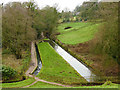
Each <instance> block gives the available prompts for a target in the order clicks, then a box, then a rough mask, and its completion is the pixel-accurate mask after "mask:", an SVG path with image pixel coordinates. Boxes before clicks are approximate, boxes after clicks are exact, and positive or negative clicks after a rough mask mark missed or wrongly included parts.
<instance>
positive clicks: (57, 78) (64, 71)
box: [37, 42, 87, 84]
mask: <svg viewBox="0 0 120 90" xmlns="http://www.w3.org/2000/svg"><path fill="white" fill-rule="evenodd" d="M38 49H39V52H40V56H41V60H42V69H41V71H40V73H39V74H38V75H37V76H38V77H39V78H41V79H44V80H47V81H52V82H59V83H64V84H73V83H80V82H87V81H86V80H85V79H84V78H83V77H81V76H80V75H79V74H78V73H77V72H76V71H75V70H74V69H73V68H72V67H71V66H70V65H69V64H68V63H67V62H66V61H65V60H64V59H63V58H62V57H61V56H60V55H59V54H58V53H57V52H56V51H55V50H54V49H53V48H52V47H51V46H50V45H49V44H48V43H47V42H43V43H39V44H38Z"/></svg>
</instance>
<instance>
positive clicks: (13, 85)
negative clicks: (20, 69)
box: [2, 78, 35, 88]
mask: <svg viewBox="0 0 120 90" xmlns="http://www.w3.org/2000/svg"><path fill="white" fill-rule="evenodd" d="M34 81H35V79H34V78H28V79H26V80H24V81H20V82H14V83H2V88H18V87H24V86H27V85H30V84H32V83H33V82H34Z"/></svg>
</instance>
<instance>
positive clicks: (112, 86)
mask: <svg viewBox="0 0 120 90" xmlns="http://www.w3.org/2000/svg"><path fill="white" fill-rule="evenodd" d="M29 88H118V84H114V83H111V84H110V85H106V83H105V84H103V85H95V86H75V87H62V86H56V85H51V84H47V83H43V82H37V83H35V84H34V85H32V86H30V87H29Z"/></svg>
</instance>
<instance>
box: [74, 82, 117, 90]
mask: <svg viewBox="0 0 120 90" xmlns="http://www.w3.org/2000/svg"><path fill="white" fill-rule="evenodd" d="M72 88H118V84H114V83H112V84H110V85H105V84H103V85H96V86H78V87H72ZM113 90H114V89H113Z"/></svg>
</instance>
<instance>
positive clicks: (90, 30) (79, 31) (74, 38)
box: [57, 22, 100, 44]
mask: <svg viewBox="0 0 120 90" xmlns="http://www.w3.org/2000/svg"><path fill="white" fill-rule="evenodd" d="M99 25H100V24H93V23H90V22H87V23H85V22H76V23H63V24H61V25H60V26H59V27H58V32H60V33H61V34H60V35H58V36H57V38H58V39H59V40H60V41H61V42H62V43H66V44H77V43H83V42H86V41H89V40H91V39H92V38H93V37H94V34H95V33H96V32H97V31H98V29H97V28H98V26H99ZM67 26H70V27H72V28H70V29H66V30H64V28H65V27H67Z"/></svg>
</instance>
